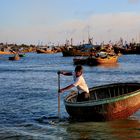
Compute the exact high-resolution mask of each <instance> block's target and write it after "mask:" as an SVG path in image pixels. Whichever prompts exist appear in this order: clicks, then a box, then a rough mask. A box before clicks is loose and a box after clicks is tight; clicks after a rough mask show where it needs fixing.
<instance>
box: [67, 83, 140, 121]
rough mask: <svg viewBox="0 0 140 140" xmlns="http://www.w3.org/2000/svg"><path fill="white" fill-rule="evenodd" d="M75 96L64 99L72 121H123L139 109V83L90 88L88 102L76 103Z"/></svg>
mask: <svg viewBox="0 0 140 140" xmlns="http://www.w3.org/2000/svg"><path fill="white" fill-rule="evenodd" d="M76 98H77V94H69V95H68V96H67V97H66V98H65V99H64V104H65V108H66V110H67V112H68V114H69V115H70V117H71V118H72V119H76V120H92V121H110V120H117V119H125V118H128V117H129V116H130V115H132V114H133V113H135V112H136V111H137V110H138V109H139V108H140V83H113V84H106V85H102V86H97V87H93V88H90V99H89V101H82V102H77V101H76Z"/></svg>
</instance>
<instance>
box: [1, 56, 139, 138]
mask: <svg viewBox="0 0 140 140" xmlns="http://www.w3.org/2000/svg"><path fill="white" fill-rule="evenodd" d="M8 57H9V56H8V55H0V140H3V139H4V140H28V139H30V140H55V139H56V140H69V139H70V140H71V139H75V140H77V139H93V140H95V139H97V140H101V139H104V140H105V139H107V140H112V139H115V140H120V139H122V140H124V139H140V111H137V112H136V113H134V114H133V115H132V116H130V117H129V118H127V119H124V120H117V121H109V122H75V121H71V120H70V119H69V115H68V114H67V112H66V110H65V106H64V103H63V99H64V97H65V96H66V95H68V93H69V92H70V90H69V91H66V92H65V93H64V94H61V96H60V119H58V86H59V82H58V75H57V71H58V70H68V71H73V70H74V68H75V66H74V65H73V57H63V56H62V54H61V53H57V54H36V53H27V54H26V57H23V58H21V59H20V60H19V61H9V60H8ZM83 67H84V77H85V79H86V82H87V84H88V86H89V87H94V86H98V85H104V84H110V83H118V82H140V55H122V56H121V57H119V59H118V63H117V64H115V65H100V66H92V67H90V66H83ZM72 82H73V78H72V77H71V76H62V75H61V76H60V87H65V86H67V85H69V84H71V83H72Z"/></svg>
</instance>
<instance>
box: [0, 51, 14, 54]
mask: <svg viewBox="0 0 140 140" xmlns="http://www.w3.org/2000/svg"><path fill="white" fill-rule="evenodd" d="M0 54H2V55H5V54H14V53H13V52H10V51H0Z"/></svg>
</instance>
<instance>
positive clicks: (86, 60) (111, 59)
mask: <svg viewBox="0 0 140 140" xmlns="http://www.w3.org/2000/svg"><path fill="white" fill-rule="evenodd" d="M117 61H118V56H116V55H114V56H107V57H105V58H102V57H82V58H74V59H73V63H74V64H75V65H78V64H81V65H90V66H94V65H99V64H114V63H117Z"/></svg>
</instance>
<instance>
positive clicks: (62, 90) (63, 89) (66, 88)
mask: <svg viewBox="0 0 140 140" xmlns="http://www.w3.org/2000/svg"><path fill="white" fill-rule="evenodd" d="M73 87H74V85H73V84H71V85H69V86H67V87H65V88H62V89H60V90H59V91H58V92H60V93H62V92H64V91H66V90H69V89H71V88H73Z"/></svg>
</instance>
